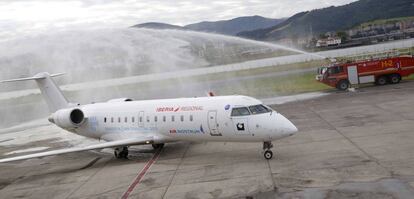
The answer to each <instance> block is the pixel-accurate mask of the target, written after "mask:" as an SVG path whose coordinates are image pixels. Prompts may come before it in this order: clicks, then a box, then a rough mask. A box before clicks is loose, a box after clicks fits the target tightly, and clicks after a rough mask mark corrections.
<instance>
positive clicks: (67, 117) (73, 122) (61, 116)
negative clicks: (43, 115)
mask: <svg viewBox="0 0 414 199" xmlns="http://www.w3.org/2000/svg"><path fill="white" fill-rule="evenodd" d="M85 120H86V118H85V114H83V111H82V110H80V109H78V108H69V109H62V110H58V111H56V112H55V113H53V114H52V115H51V116H50V117H49V121H50V122H53V123H55V124H56V125H57V126H59V127H61V128H64V129H74V128H77V127H80V126H82V124H83V123H84V122H85Z"/></svg>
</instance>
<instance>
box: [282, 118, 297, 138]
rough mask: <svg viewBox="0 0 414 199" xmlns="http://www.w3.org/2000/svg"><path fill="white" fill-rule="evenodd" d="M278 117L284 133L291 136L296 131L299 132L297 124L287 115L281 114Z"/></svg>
mask: <svg viewBox="0 0 414 199" xmlns="http://www.w3.org/2000/svg"><path fill="white" fill-rule="evenodd" d="M278 119H279V120H280V122H279V124H280V127H279V128H282V130H283V131H284V133H287V134H288V135H289V136H291V135H293V134H295V133H296V132H298V128H296V126H295V125H294V124H293V123H292V122H291V121H290V120H288V119H287V118H286V117H285V116H283V115H281V114H279V118H278Z"/></svg>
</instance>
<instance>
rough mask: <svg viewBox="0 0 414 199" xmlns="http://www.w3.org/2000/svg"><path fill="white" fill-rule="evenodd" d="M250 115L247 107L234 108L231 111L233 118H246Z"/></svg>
mask: <svg viewBox="0 0 414 199" xmlns="http://www.w3.org/2000/svg"><path fill="white" fill-rule="evenodd" d="M245 115H250V112H249V109H247V108H246V107H240V108H233V110H232V111H231V116H245Z"/></svg>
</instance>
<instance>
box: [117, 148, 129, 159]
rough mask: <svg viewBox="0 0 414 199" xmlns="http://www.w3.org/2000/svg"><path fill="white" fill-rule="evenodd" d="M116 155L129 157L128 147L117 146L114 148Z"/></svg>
mask: <svg viewBox="0 0 414 199" xmlns="http://www.w3.org/2000/svg"><path fill="white" fill-rule="evenodd" d="M114 155H115V157H116V158H117V159H128V147H123V148H122V150H121V149H120V148H116V149H115V150H114Z"/></svg>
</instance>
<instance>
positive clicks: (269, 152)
mask: <svg viewBox="0 0 414 199" xmlns="http://www.w3.org/2000/svg"><path fill="white" fill-rule="evenodd" d="M271 148H273V144H272V142H263V150H264V154H263V156H264V158H265V159H266V160H270V159H272V157H273V152H272V150H270V149H271Z"/></svg>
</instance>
